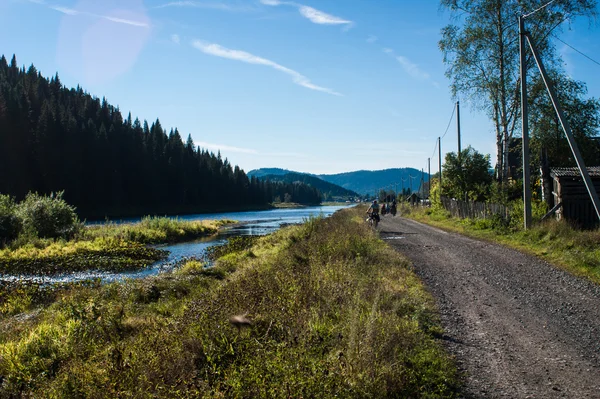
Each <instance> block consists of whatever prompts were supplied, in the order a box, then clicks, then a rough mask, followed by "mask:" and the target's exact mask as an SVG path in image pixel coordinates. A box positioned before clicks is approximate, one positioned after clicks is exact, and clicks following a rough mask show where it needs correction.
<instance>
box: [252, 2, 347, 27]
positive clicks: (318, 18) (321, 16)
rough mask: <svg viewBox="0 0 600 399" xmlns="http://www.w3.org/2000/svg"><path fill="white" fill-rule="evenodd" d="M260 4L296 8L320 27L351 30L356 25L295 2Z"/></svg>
mask: <svg viewBox="0 0 600 399" xmlns="http://www.w3.org/2000/svg"><path fill="white" fill-rule="evenodd" d="M260 3H261V4H264V5H267V6H280V5H287V6H292V7H296V8H297V9H298V12H300V15H302V16H303V17H304V18H306V19H308V20H309V21H311V22H313V23H315V24H319V25H345V26H346V27H347V28H350V27H352V26H353V25H354V22H352V21H349V20H347V19H344V18H340V17H336V16H335V15H331V14H327V13H326V12H323V11H321V10H317V9H316V8H313V7H309V6H307V5H304V4H298V3H296V2H293V1H280V0H260Z"/></svg>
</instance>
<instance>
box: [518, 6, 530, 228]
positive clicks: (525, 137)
mask: <svg viewBox="0 0 600 399" xmlns="http://www.w3.org/2000/svg"><path fill="white" fill-rule="evenodd" d="M526 34H527V33H526V32H525V21H524V19H523V16H522V15H521V16H519V52H520V63H521V68H520V70H521V71H520V72H521V121H522V123H521V126H522V134H521V136H522V138H521V141H522V147H523V224H524V226H523V227H524V228H525V230H528V229H530V228H531V186H530V180H531V178H530V173H531V172H530V170H529V124H528V113H527V69H526V65H525V35H526Z"/></svg>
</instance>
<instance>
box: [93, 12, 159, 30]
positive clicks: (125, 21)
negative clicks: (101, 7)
mask: <svg viewBox="0 0 600 399" xmlns="http://www.w3.org/2000/svg"><path fill="white" fill-rule="evenodd" d="M90 15H92V16H96V17H99V18H104V19H106V20H107V21H111V22H116V23H119V24H125V25H131V26H139V27H141V28H148V27H149V25H148V24H147V23H146V22H139V21H134V20H131V19H125V18H116V17H109V16H108V15H94V14H90Z"/></svg>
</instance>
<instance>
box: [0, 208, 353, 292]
mask: <svg viewBox="0 0 600 399" xmlns="http://www.w3.org/2000/svg"><path fill="white" fill-rule="evenodd" d="M350 206H352V205H350ZM346 207H347V206H315V207H307V208H290V209H271V210H267V211H249V212H229V213H213V214H197V215H182V216H177V217H178V218H179V219H180V220H222V219H229V220H236V221H238V222H240V224H239V225H236V226H234V227H230V228H226V229H224V230H223V231H221V232H220V233H219V234H217V235H214V236H210V237H204V238H201V239H198V240H195V241H189V242H182V243H178V244H168V245H158V246H156V248H159V249H164V250H167V251H169V256H168V257H167V258H166V259H163V260H161V261H158V262H156V263H154V264H152V265H150V266H148V267H147V268H144V269H142V270H137V271H133V272H121V273H114V272H104V271H99V270H89V271H84V272H76V273H65V274H59V275H54V276H32V275H21V276H0V280H4V281H15V280H19V281H23V280H28V281H35V282H40V283H46V284H52V283H67V282H75V281H83V280H88V279H97V278H99V279H101V280H102V281H104V282H112V281H121V280H123V279H128V278H143V277H148V276H152V275H156V274H159V273H163V272H166V271H170V270H172V269H173V268H174V267H175V266H176V264H177V262H179V261H181V260H182V259H186V258H191V257H200V256H202V255H203V253H204V251H205V250H206V248H208V247H210V246H213V245H220V244H224V243H225V242H226V241H227V239H228V238H229V237H234V236H241V235H265V234H269V233H272V232H274V231H276V230H278V229H279V228H280V227H281V226H282V225H287V224H296V223H302V222H303V221H305V220H306V219H308V218H310V217H313V216H319V215H323V216H325V217H327V216H330V215H331V214H333V213H334V212H336V211H338V210H340V209H343V208H346ZM137 221H139V219H126V220H122V221H121V222H127V223H134V222H137Z"/></svg>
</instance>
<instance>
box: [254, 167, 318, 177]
mask: <svg viewBox="0 0 600 399" xmlns="http://www.w3.org/2000/svg"><path fill="white" fill-rule="evenodd" d="M286 173H300V172H294V171H293V170H287V169H281V168H261V169H254V170H251V171H250V172H248V177H256V178H258V179H262V178H263V177H265V176H283V175H285V174H286ZM305 174H307V173H305Z"/></svg>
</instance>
